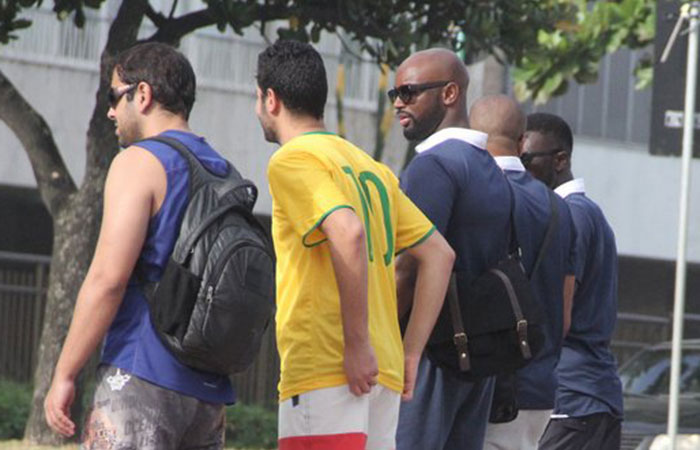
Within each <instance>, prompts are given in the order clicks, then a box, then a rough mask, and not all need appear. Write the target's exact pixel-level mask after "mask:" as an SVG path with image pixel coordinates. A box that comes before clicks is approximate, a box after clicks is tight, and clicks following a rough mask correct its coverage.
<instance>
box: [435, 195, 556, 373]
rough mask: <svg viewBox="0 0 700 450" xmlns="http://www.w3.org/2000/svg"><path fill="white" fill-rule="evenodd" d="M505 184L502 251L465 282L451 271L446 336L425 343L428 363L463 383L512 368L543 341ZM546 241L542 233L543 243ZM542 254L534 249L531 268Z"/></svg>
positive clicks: (522, 363) (524, 361) (539, 313)
mask: <svg viewBox="0 0 700 450" xmlns="http://www.w3.org/2000/svg"><path fill="white" fill-rule="evenodd" d="M508 187H509V189H510V191H511V202H510V244H509V251H508V255H507V256H506V257H505V258H503V259H502V260H500V261H498V263H497V264H496V265H495V266H494V267H491V268H490V269H488V270H487V271H486V272H485V273H483V274H481V275H480V276H479V277H477V278H476V279H475V280H473V281H472V282H471V283H468V282H467V281H466V280H465V279H464V278H463V276H462V274H461V273H460V272H455V273H453V274H452V277H451V279H450V285H449V289H448V292H447V299H446V301H447V303H448V305H449V315H450V317H451V321H452V331H453V333H452V336H451V338H452V339H451V340H442V341H431V342H430V343H429V344H428V347H427V355H428V357H429V358H430V359H431V361H433V363H435V364H437V365H438V366H439V367H441V368H443V369H447V370H449V371H451V372H453V373H455V374H457V375H458V376H460V377H461V378H463V379H466V380H469V381H476V380H479V379H482V378H485V377H489V376H493V375H498V374H504V373H510V372H513V371H515V370H517V369H519V368H521V367H523V366H525V365H526V364H527V363H528V362H530V361H531V360H532V358H533V357H534V356H535V355H536V354H537V353H538V352H539V351H540V350H541V349H542V347H543V345H544V332H543V330H542V323H543V317H544V316H543V313H542V310H541V307H540V304H539V302H537V300H536V299H535V295H534V293H533V291H532V288H531V286H530V280H529V278H528V276H527V274H526V273H525V269H524V268H523V265H522V262H521V254H522V253H521V250H520V245H519V243H518V239H517V233H516V230H515V222H514V219H513V211H514V195H513V191H512V188H511V187H510V183H508ZM550 228H551V227H550ZM547 234H550V231H549V230H548V232H547ZM548 239H549V238H548V237H545V243H546V241H547V240H548ZM543 253H544V252H543V251H542V248H540V252H539V254H538V258H537V261H536V263H535V267H534V269H533V272H534V270H536V268H537V266H539V263H540V261H541V259H542V256H543Z"/></svg>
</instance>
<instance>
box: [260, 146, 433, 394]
mask: <svg viewBox="0 0 700 450" xmlns="http://www.w3.org/2000/svg"><path fill="white" fill-rule="evenodd" d="M267 175H268V181H269V183H270V193H271V194H272V235H273V240H274V244H275V251H276V254H277V317H276V318H277V347H278V350H279V353H280V359H281V369H282V373H281V379H280V384H279V391H280V401H283V400H285V399H287V398H289V397H292V396H294V395H297V394H300V393H303V392H306V391H310V390H314V389H320V388H325V387H332V386H338V385H342V384H345V383H347V380H346V379H345V373H344V371H343V348H344V347H343V328H342V318H341V315H340V299H339V293H338V286H337V283H336V280H335V272H334V271H333V265H332V262H331V256H330V251H329V248H328V245H327V244H325V240H326V239H325V236H324V235H323V233H322V231H321V230H320V225H321V223H322V222H323V219H324V218H325V217H327V216H328V215H329V214H331V213H332V212H333V211H335V210H337V209H339V208H351V209H353V210H354V211H355V213H356V214H357V215H358V217H359V218H360V220H362V221H363V222H364V225H365V235H366V236H367V256H368V259H369V261H368V273H367V278H368V302H369V305H368V308H369V309H368V311H369V331H370V338H371V342H372V346H373V348H374V351H375V354H376V357H377V362H378V365H379V377H378V381H379V383H381V384H382V385H384V386H386V387H388V388H390V389H393V390H395V391H398V392H401V390H402V389H403V345H402V342H401V334H400V331H399V324H398V319H397V307H396V284H395V280H394V260H395V255H396V254H397V253H399V252H400V251H401V250H403V249H406V248H408V247H411V246H413V245H416V244H418V243H419V242H421V241H422V240H424V239H426V238H427V237H428V236H429V235H430V233H432V232H433V230H434V227H433V226H432V224H431V223H430V221H429V220H428V219H427V218H426V217H425V216H424V215H423V213H422V212H421V211H420V210H419V209H418V208H417V207H416V206H415V205H414V204H413V203H412V202H411V201H410V200H409V199H408V198H407V197H406V196H405V195H404V194H403V193H402V192H401V190H400V188H399V184H398V180H397V179H396V177H395V176H394V174H393V173H392V172H391V170H389V168H388V167H386V166H384V165H382V164H380V163H377V162H376V161H374V160H373V159H372V158H371V157H369V156H368V155H367V154H366V153H365V152H363V151H362V150H360V149H359V148H357V147H355V146H354V145H352V144H351V143H350V142H348V141H346V140H344V139H342V138H340V137H338V136H336V135H334V134H331V133H326V132H318V133H308V134H304V135H301V136H297V137H295V138H294V139H292V140H290V141H289V142H287V143H286V144H285V145H284V146H282V147H281V148H280V149H279V150H278V151H277V152H276V153H275V154H274V155H273V156H272V158H271V159H270V164H269V166H268V173H267Z"/></svg>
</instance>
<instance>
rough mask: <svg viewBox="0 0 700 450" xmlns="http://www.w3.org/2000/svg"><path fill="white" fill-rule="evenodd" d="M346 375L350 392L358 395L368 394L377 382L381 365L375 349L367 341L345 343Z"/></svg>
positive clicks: (344, 362) (344, 365) (344, 366)
mask: <svg viewBox="0 0 700 450" xmlns="http://www.w3.org/2000/svg"><path fill="white" fill-rule="evenodd" d="M343 368H344V369H345V376H346V377H347V379H348V386H349V388H350V392H352V393H353V394H354V395H357V396H358V397H359V396H360V395H362V394H368V393H369V391H370V390H371V389H372V386H374V385H375V384H377V375H379V367H378V366H377V358H376V357H375V356H374V349H373V348H372V345H371V344H370V343H369V342H368V341H367V342H364V343H357V344H353V343H349V344H348V343H345V358H344V360H343Z"/></svg>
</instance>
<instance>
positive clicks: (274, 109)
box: [263, 88, 283, 116]
mask: <svg viewBox="0 0 700 450" xmlns="http://www.w3.org/2000/svg"><path fill="white" fill-rule="evenodd" d="M263 105H264V107H265V109H266V110H267V113H268V114H270V115H273V116H276V115H278V114H279V113H280V111H281V110H282V106H283V105H282V100H280V98H279V97H278V96H277V93H276V92H275V91H273V90H272V89H270V88H267V91H265V98H264V100H263Z"/></svg>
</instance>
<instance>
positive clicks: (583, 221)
mask: <svg viewBox="0 0 700 450" xmlns="http://www.w3.org/2000/svg"><path fill="white" fill-rule="evenodd" d="M556 192H557V193H558V194H559V195H561V196H562V197H564V199H565V200H566V203H567V204H568V205H569V208H570V210H571V215H572V217H573V219H574V224H575V225H576V232H577V238H576V258H577V262H576V281H577V283H576V291H575V293H574V304H573V310H572V312H571V330H570V331H569V334H568V335H567V336H566V338H565V339H564V345H563V348H562V352H561V359H560V361H559V365H558V366H557V372H558V376H559V386H558V388H557V398H556V405H555V410H554V413H555V414H565V415H568V416H571V417H580V416H585V415H589V414H594V413H601V412H604V413H609V414H612V415H613V416H615V417H622V385H621V383H620V378H619V377H618V376H617V363H616V361H615V357H614V356H613V355H612V352H611V351H610V340H611V339H612V335H613V332H614V330H615V323H616V320H617V249H616V247H615V235H614V234H613V231H612V229H611V228H610V225H608V222H607V221H606V220H605V216H604V215H603V212H602V211H601V210H600V208H599V207H598V205H596V204H595V203H594V202H593V201H592V200H590V199H589V198H588V197H586V195H585V189H584V185H583V180H581V179H576V180H572V181H569V182H568V183H565V184H562V185H561V186H559V187H558V188H557V189H556Z"/></svg>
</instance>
